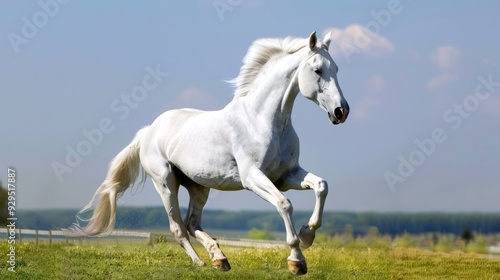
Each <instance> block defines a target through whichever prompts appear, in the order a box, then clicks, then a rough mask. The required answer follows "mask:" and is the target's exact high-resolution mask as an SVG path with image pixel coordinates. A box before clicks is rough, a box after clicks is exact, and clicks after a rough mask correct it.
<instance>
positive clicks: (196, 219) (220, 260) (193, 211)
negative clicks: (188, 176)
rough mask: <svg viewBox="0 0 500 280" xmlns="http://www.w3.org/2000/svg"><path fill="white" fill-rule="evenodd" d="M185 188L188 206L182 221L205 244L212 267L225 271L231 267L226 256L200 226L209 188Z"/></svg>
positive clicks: (192, 185) (194, 186)
mask: <svg viewBox="0 0 500 280" xmlns="http://www.w3.org/2000/svg"><path fill="white" fill-rule="evenodd" d="M186 189H187V190H188V192H189V208H188V211H187V214H186V219H185V221H184V223H185V224H186V226H187V228H188V231H189V233H190V234H191V235H192V236H193V237H196V239H197V240H198V241H199V242H200V243H201V244H203V246H205V248H206V249H207V251H208V254H209V255H210V259H211V260H212V266H213V267H214V268H217V269H220V270H223V271H227V270H230V269H231V266H230V265H229V262H228V261H227V258H226V256H225V255H224V253H222V251H221V250H220V248H219V244H218V243H217V241H215V240H214V239H213V238H212V237H210V236H209V235H208V234H207V233H205V232H204V231H203V229H202V228H201V214H202V211H203V207H204V206H205V203H206V202H207V199H208V194H209V193H210V189H209V188H206V187H203V186H201V185H198V184H196V183H194V182H193V183H192V184H190V185H189V186H188V187H186Z"/></svg>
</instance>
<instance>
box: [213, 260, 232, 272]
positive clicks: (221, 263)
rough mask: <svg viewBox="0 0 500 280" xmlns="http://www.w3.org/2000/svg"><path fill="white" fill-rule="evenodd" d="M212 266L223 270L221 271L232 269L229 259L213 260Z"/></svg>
mask: <svg viewBox="0 0 500 280" xmlns="http://www.w3.org/2000/svg"><path fill="white" fill-rule="evenodd" d="M212 266H213V267H214V268H215V269H218V270H221V271H228V270H231V266H230V265H229V262H228V261H227V259H218V260H213V261H212Z"/></svg>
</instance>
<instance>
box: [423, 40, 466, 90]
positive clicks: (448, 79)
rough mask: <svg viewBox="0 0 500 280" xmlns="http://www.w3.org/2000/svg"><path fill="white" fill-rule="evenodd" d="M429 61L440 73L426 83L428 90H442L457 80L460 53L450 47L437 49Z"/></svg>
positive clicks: (460, 58)
mask: <svg viewBox="0 0 500 280" xmlns="http://www.w3.org/2000/svg"><path fill="white" fill-rule="evenodd" d="M430 60H431V62H432V63H434V64H435V65H436V66H437V67H438V68H439V70H440V73H439V74H438V75H436V76H434V77H432V78H431V79H430V80H429V81H428V82H427V89H428V90H435V89H438V88H442V87H444V86H446V85H448V84H450V83H453V82H455V81H457V80H458V79H459V74H458V73H459V72H460V65H461V60H462V52H461V51H460V50H459V49H458V48H456V47H454V46H451V45H448V46H441V47H439V48H437V49H436V50H435V51H434V52H433V53H432V54H431V56H430Z"/></svg>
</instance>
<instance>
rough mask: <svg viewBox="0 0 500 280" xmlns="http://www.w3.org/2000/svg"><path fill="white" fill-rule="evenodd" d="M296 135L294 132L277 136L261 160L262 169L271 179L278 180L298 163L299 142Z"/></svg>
mask: <svg viewBox="0 0 500 280" xmlns="http://www.w3.org/2000/svg"><path fill="white" fill-rule="evenodd" d="M294 136H295V135H294V134H292V135H291V137H286V138H285V137H281V138H276V139H274V140H275V141H273V142H272V143H270V145H269V148H268V150H267V153H265V156H264V158H263V159H262V161H261V170H262V171H263V172H264V173H265V174H266V175H267V176H268V177H269V179H271V181H275V180H278V179H279V178H281V177H282V176H283V175H284V174H285V173H286V172H288V170H290V169H291V168H293V167H295V166H296V165H297V164H298V159H299V143H298V139H295V137H294Z"/></svg>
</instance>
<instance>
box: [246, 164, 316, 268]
mask: <svg viewBox="0 0 500 280" xmlns="http://www.w3.org/2000/svg"><path fill="white" fill-rule="evenodd" d="M242 170H243V172H241V171H240V174H241V175H242V177H241V179H242V183H243V186H244V187H245V188H246V189H248V190H251V191H253V192H254V193H255V194H257V195H258V196H260V197H261V198H263V199H264V200H266V201H268V202H270V203H271V204H273V205H274V206H275V207H276V209H277V210H278V213H279V214H280V216H281V218H283V221H284V222H285V229H286V243H287V244H288V246H290V256H289V257H288V270H290V272H292V273H294V274H306V273H307V264H306V260H305V258H304V255H303V254H302V250H301V249H300V246H299V244H300V240H299V238H298V236H297V233H296V231H295V228H294V226H293V222H292V211H293V208H292V203H291V202H290V200H289V199H288V198H287V197H286V196H284V195H283V194H282V193H281V192H280V191H279V190H278V189H277V188H276V186H275V185H274V184H273V182H271V180H269V178H268V177H267V176H266V175H265V174H264V173H262V171H261V170H259V169H258V168H257V167H255V166H251V167H249V168H246V169H245V168H242Z"/></svg>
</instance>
